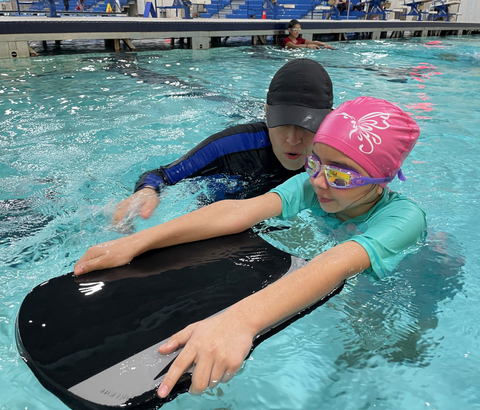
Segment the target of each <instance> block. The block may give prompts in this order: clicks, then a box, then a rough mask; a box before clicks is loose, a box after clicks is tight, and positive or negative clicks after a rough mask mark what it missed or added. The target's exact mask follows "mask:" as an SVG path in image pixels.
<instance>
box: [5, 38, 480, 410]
mask: <svg viewBox="0 0 480 410" xmlns="http://www.w3.org/2000/svg"><path fill="white" fill-rule="evenodd" d="M479 40H480V38H479V37H478V36H471V37H462V38H456V37H447V38H442V39H441V40H439V39H438V38H427V39H418V38H410V39H399V40H381V41H351V42H349V43H342V44H338V45H336V47H337V50H336V51H313V50H308V51H305V52H304V51H301V52H300V51H285V50H281V49H279V48H276V47H273V46H266V47H251V46H241V47H235V48H231V47H229V48H215V49H210V50H199V51H192V50H185V49H175V50H161V51H153V50H149V51H142V52H139V53H124V54H122V53H120V54H110V53H98V52H91V53H87V54H68V55H47V56H43V57H38V58H32V59H23V60H0V176H1V179H0V410H7V409H8V410H18V409H22V410H23V409H35V410H37V409H39V410H42V409H49V410H57V409H65V408H66V407H65V406H64V405H63V403H62V402H60V401H59V400H58V399H57V398H56V397H54V396H53V395H52V394H50V393H49V392H48V391H46V390H45V389H44V388H43V387H42V386H41V385H40V384H39V383H38V381H37V380H36V378H35V377H34V376H33V374H32V373H31V372H30V370H29V369H28V367H27V365H26V364H25V363H24V362H23V361H22V359H21V358H20V357H19V355H18V352H17V349H16V345H15V337H14V326H15V318H16V315H17V312H18V309H19V307H20V304H21V302H22V300H23V298H24V297H25V295H26V294H27V293H28V292H29V291H30V290H31V289H32V288H33V287H35V286H36V285H37V284H39V283H41V282H43V281H45V280H47V279H49V278H52V277H54V276H57V275H59V274H63V273H67V272H69V271H71V270H72V268H73V265H74V263H75V262H76V261H77V260H78V258H79V257H80V256H81V255H82V254H83V253H84V252H85V250H86V249H87V247H88V246H90V245H92V244H95V243H98V242H102V241H105V240H110V239H113V238H118V237H120V236H121V234H120V233H118V232H116V231H115V230H114V229H112V228H111V226H110V224H109V221H110V217H111V215H112V211H113V208H114V204H115V203H117V202H118V201H120V200H122V199H124V198H126V197H127V196H128V195H129V194H130V193H131V191H132V189H133V186H134V184H135V182H136V180H137V177H138V176H139V175H140V174H141V173H143V172H145V171H146V170H149V169H152V168H156V167H157V166H159V165H161V164H167V163H169V162H171V161H172V160H174V159H176V158H178V157H179V156H180V155H181V154H182V153H184V152H186V151H187V150H188V149H190V148H192V147H194V146H195V145H196V144H197V143H198V142H200V141H202V140H203V139H205V138H206V137H207V136H209V135H211V134H213V133H215V132H218V131H221V130H223V129H224V128H226V127H228V126H232V125H235V124H238V123H246V122H254V121H259V120H261V119H263V104H264V102H265V98H266V91H267V88H268V84H269V82H270V79H271V77H272V76H273V75H274V73H275V72H276V71H277V70H278V69H279V68H280V67H281V66H282V65H283V64H284V63H285V62H286V61H288V60H290V59H294V58H300V57H308V58H312V59H315V60H317V61H318V62H320V63H322V64H323V65H324V66H325V68H326V69H327V71H328V72H329V74H330V76H331V77H332V80H333V83H334V92H335V105H336V106H338V105H339V104H341V103H342V102H343V101H345V100H349V99H353V98H355V97H357V96H360V95H370V96H374V97H380V98H385V99H387V100H390V101H392V102H395V103H396V104H398V105H399V106H400V107H402V108H403V109H405V110H406V111H407V112H409V113H411V115H412V116H413V117H414V118H415V119H416V120H417V121H418V123H419V125H420V127H421V129H422V135H421V137H420V140H419V142H418V144H417V146H416V147H415V149H414V151H413V152H412V154H411V155H410V156H409V158H408V159H407V161H406V163H405V165H404V167H403V170H404V173H405V175H406V176H407V181H406V182H404V183H401V182H399V181H397V180H396V181H395V182H393V183H392V184H391V187H392V189H394V190H400V191H401V192H403V193H404V194H407V195H408V196H410V197H412V198H414V199H415V200H416V201H417V202H418V203H419V204H420V206H421V207H422V208H423V209H424V210H425V212H426V214H427V219H428V225H429V235H428V238H427V241H426V243H425V244H424V245H422V246H421V247H419V249H417V251H416V252H415V253H413V254H409V255H407V256H406V258H405V259H404V260H403V261H402V262H401V263H400V264H399V266H398V268H397V269H396V271H395V272H394V273H393V274H392V275H391V276H390V277H389V278H387V279H386V280H383V281H379V282H375V281H372V280H370V279H369V278H368V277H366V276H365V275H359V276H357V277H356V278H355V279H353V280H351V281H350V282H349V283H348V285H347V286H346V287H345V289H344V290H343V291H342V293H341V294H340V295H338V296H336V297H334V298H333V299H332V300H331V301H329V302H328V303H327V304H326V305H324V306H322V307H320V308H319V309H317V310H315V311H314V312H312V313H310V314H309V315H306V316H305V317H303V318H301V319H300V320H298V321H296V322H295V323H294V324H293V325H291V326H290V327H288V328H287V329H285V330H284V331H282V332H280V333H279V334H277V335H275V336H273V337H271V338H270V339H268V340H267V341H265V342H264V343H262V344H261V345H260V346H259V347H257V349H256V350H255V351H254V352H253V354H252V355H251V357H250V358H249V359H248V361H247V362H246V365H245V366H244V368H243V370H242V371H241V372H240V373H239V374H238V375H237V376H236V377H235V378H234V379H233V380H232V381H231V382H229V383H228V384H223V385H220V386H219V387H218V388H216V389H214V390H213V391H208V392H206V393H205V394H203V395H202V396H201V397H195V396H190V395H188V394H184V395H181V396H179V397H178V398H177V399H175V400H174V401H172V402H170V403H168V404H166V405H165V406H164V409H166V410H173V409H212V410H213V409H236V410H238V409H267V408H268V409H312V410H316V409H320V408H328V409H331V410H335V409H341V410H347V409H352V410H353V409H355V410H358V409H409V410H410V409H423V408H428V409H437V410H448V409H452V410H456V409H480V382H479V381H478V377H477V376H478V369H479V368H480V353H479V344H480V337H479V336H480V328H479V327H478V319H477V317H478V311H479V309H480V296H479V295H480V278H479V275H478V271H479V270H480V257H479V256H478V249H480V240H479V235H478V231H480V218H479V217H478V215H479V211H480V206H479V202H478V201H479V198H480V186H479V184H478V153H479V152H480V139H479V138H478V129H480V109H479V98H480V91H479V90H480V41H479ZM87 51H88V50H87ZM94 51H96V50H94ZM218 182H223V179H222V178H221V177H219V178H217V179H215V178H213V179H210V180H202V181H199V180H193V181H187V182H182V183H179V184H178V185H176V186H173V187H169V188H168V189H167V190H166V192H165V193H163V194H162V195H161V205H160V207H159V208H158V209H157V211H156V212H155V214H154V215H153V216H152V218H150V219H149V220H146V221H143V220H142V221H135V229H143V228H146V227H149V226H152V225H155V224H158V223H160V222H163V221H166V220H169V219H171V218H173V217H175V216H178V215H180V214H183V213H185V212H188V211H190V210H193V209H195V208H196V207H198V206H199V205H201V204H202V203H204V202H205V200H208V197H209V195H210V188H211V184H212V183H218ZM298 218H299V219H300V223H301V229H299V228H295V229H291V230H286V231H276V232H273V233H269V234H265V236H266V237H267V239H268V240H269V241H271V242H272V243H274V244H276V245H278V246H279V247H282V248H283V249H287V250H289V251H290V252H292V253H294V254H297V255H301V256H304V257H311V256H312V255H314V254H315V252H317V251H318V248H321V247H322V246H323V245H324V243H320V242H317V239H318V241H321V238H319V236H318V233H317V232H316V231H315V227H314V226H313V225H312V222H311V221H312V218H313V216H312V215H310V214H308V213H302V214H301V215H300V216H299V217H298ZM132 223H133V221H132ZM277 223H278V222H276V221H273V222H272V224H277ZM282 224H283V222H282ZM79 337H81V329H79Z"/></svg>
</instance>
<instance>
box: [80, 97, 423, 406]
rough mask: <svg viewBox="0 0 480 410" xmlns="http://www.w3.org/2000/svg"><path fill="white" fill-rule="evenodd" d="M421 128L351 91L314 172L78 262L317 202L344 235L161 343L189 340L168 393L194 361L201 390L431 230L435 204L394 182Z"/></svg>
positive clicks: (333, 231) (332, 228)
mask: <svg viewBox="0 0 480 410" xmlns="http://www.w3.org/2000/svg"><path fill="white" fill-rule="evenodd" d="M267 115H268V111H267ZM267 118H268V117H267ZM419 135H420V130H419V128H418V126H417V124H416V123H415V121H414V120H413V119H412V118H411V117H410V116H409V115H408V114H406V113H405V112H404V111H402V110H401V109H400V108H399V107H397V106H395V105H394V104H391V103H389V102H387V101H384V100H379V99H376V98H371V97H360V98H357V99H355V100H354V101H347V102H345V103H343V104H342V105H341V106H340V107H338V108H337V109H336V110H334V111H332V112H331V113H330V114H329V115H328V116H327V117H326V118H325V119H324V120H323V122H322V124H321V125H320V128H319V130H318V132H317V134H316V136H315V138H314V140H313V152H312V154H311V155H309V156H307V159H306V163H305V170H306V172H304V173H301V174H298V175H296V176H294V177H292V178H291V179H289V180H288V181H286V182H285V183H283V184H282V185H280V186H278V187H277V188H275V189H273V190H271V191H270V192H268V193H266V194H264V195H261V196H258V197H255V198H251V199H245V200H234V201H220V202H216V203H214V204H211V205H209V206H206V207H203V208H201V209H199V210H197V211H194V212H191V213H189V214H186V215H183V216H181V217H179V218H176V219H173V220H171V221H168V222H166V223H164V224H161V225H158V226H155V227H152V228H149V229H146V230H143V231H140V232H137V233H135V234H133V235H130V236H125V237H123V238H120V239H117V240H114V241H110V242H106V243H103V244H100V245H96V246H93V247H91V248H90V249H89V250H88V251H87V252H86V253H85V255H83V256H82V257H81V258H80V260H79V261H78V262H77V264H76V265H75V268H74V274H75V275H81V274H84V273H88V272H91V271H93V270H98V269H105V268H111V267H116V266H121V265H124V264H126V263H129V262H130V261H131V260H132V259H133V258H134V257H136V256H138V255H140V254H142V253H143V252H146V251H148V250H151V249H156V248H163V247H167V246H173V245H176V244H180V243H187V242H194V241H199V240H203V239H207V238H213V237H217V236H223V235H230V234H234V233H238V232H242V231H244V230H246V229H248V228H249V227H251V226H253V225H255V224H257V223H259V222H261V221H263V220H265V219H269V218H273V217H276V216H281V217H283V218H291V217H294V216H295V215H296V214H297V213H298V212H300V211H301V210H303V209H307V208H311V209H312V212H314V213H315V215H316V218H315V219H316V221H317V222H318V227H319V229H322V230H324V231H325V234H330V235H332V236H333V238H335V243H337V244H336V245H334V246H332V247H331V248H330V249H328V250H326V251H324V252H323V253H320V254H319V255H317V256H316V257H315V258H313V259H312V260H311V261H310V262H309V263H308V264H307V265H305V266H304V267H302V268H300V269H298V270H296V271H294V272H292V273H290V274H288V275H286V276H284V277H283V278H281V279H279V280H278V281H276V282H275V283H273V284H271V285H270V286H267V287H265V288H263V289H262V290H260V291H258V292H255V293H254V294H252V295H250V296H248V297H246V298H245V299H242V300H241V301H239V302H237V303H236V304H234V305H232V306H230V307H229V308H227V309H225V310H224V311H222V312H221V313H219V314H217V315H215V316H213V317H210V318H207V319H205V320H202V321H200V322H196V323H193V324H191V325H189V326H187V327H186V328H185V329H183V330H181V331H180V332H178V333H176V334H175V335H173V336H172V337H171V338H170V339H169V340H168V341H167V342H166V343H165V344H163V345H162V346H160V348H159V352H160V353H161V354H170V353H172V352H174V351H175V350H177V349H179V348H180V347H182V346H183V350H182V351H181V352H180V353H179V355H178V356H177V358H176V359H175V361H174V362H173V363H172V365H171V367H170V369H169V370H168V373H167V374H166V376H165V378H164V380H163V381H162V383H161V385H160V387H159V389H158V395H159V396H160V397H162V398H165V397H166V396H167V395H168V394H169V393H170V391H171V390H172V388H173V387H174V385H175V384H176V382H177V381H178V380H179V378H180V377H181V375H182V374H183V373H184V372H185V371H186V370H187V369H189V368H190V366H191V365H192V364H195V368H194V370H193V375H192V384H191V387H190V392H191V393H194V394H201V393H202V392H203V391H204V390H206V389H207V388H208V387H210V388H213V387H215V386H216V385H217V384H218V383H220V382H227V381H229V380H230V379H231V378H232V377H233V376H234V375H235V373H236V372H237V371H238V370H239V369H240V367H241V366H242V363H243V361H244V359H245V358H246V356H247V355H248V353H249V352H250V349H251V346H252V342H253V340H254V339H255V338H256V337H257V335H259V334H260V333H261V332H262V331H264V330H266V329H269V328H271V327H273V326H274V325H275V324H278V323H281V322H283V321H285V320H287V319H288V318H289V317H292V316H293V315H294V314H296V313H298V312H300V311H302V310H304V309H306V308H307V307H308V306H311V305H313V304H315V303H316V302H317V301H318V300H320V299H321V298H322V297H323V296H325V295H327V294H328V293H329V292H331V291H332V290H333V289H335V288H336V287H338V286H339V285H340V284H341V283H342V282H343V281H345V280H348V279H349V278H351V277H352V276H354V275H357V274H358V273H360V272H365V273H366V274H370V275H372V276H373V277H374V278H377V279H381V278H384V277H385V276H387V275H388V274H389V272H391V270H392V269H393V268H394V267H395V265H396V264H397V263H398V262H399V261H400V259H401V258H402V257H404V256H405V255H406V254H408V253H409V252H410V251H413V250H414V248H415V246H416V245H417V243H418V242H419V241H421V240H422V239H423V238H424V235H425V230H426V220H425V214H424V212H423V211H422V210H421V209H420V208H419V206H418V205H417V204H416V203H415V202H414V201H413V200H411V199H410V198H408V197H406V196H403V195H401V194H399V193H396V192H393V191H391V190H390V189H389V188H387V184H388V183H389V182H391V181H392V180H393V179H394V178H395V176H397V175H398V177H399V178H400V179H401V180H405V177H404V176H403V173H402V171H401V166H402V164H403V162H404V160H405V158H406V157H407V156H408V154H409V153H410V151H411V150H412V149H413V147H414V145H415V143H416V141H417V139H418V137H419ZM333 238H332V239H333ZM409 248H411V249H409ZM178 280H179V281H181V277H179V278H178Z"/></svg>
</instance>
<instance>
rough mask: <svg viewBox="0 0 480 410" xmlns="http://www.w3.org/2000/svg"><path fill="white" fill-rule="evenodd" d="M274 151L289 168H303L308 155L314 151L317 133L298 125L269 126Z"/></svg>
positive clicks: (293, 169) (291, 169) (292, 169)
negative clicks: (313, 146)
mask: <svg viewBox="0 0 480 410" xmlns="http://www.w3.org/2000/svg"><path fill="white" fill-rule="evenodd" d="M268 131H269V134H270V142H271V143H272V148H273V153H274V154H275V156H276V157H277V158H278V160H279V161H280V163H281V164H282V165H283V166H284V167H285V168H286V169H288V170H290V171H295V170H297V169H300V168H303V166H304V165H305V159H306V157H307V155H310V154H311V152H312V144H313V137H314V136H315V134H314V133H313V132H311V131H308V130H306V129H305V128H302V127H298V126H297V125H282V126H280V127H275V128H269V129H268Z"/></svg>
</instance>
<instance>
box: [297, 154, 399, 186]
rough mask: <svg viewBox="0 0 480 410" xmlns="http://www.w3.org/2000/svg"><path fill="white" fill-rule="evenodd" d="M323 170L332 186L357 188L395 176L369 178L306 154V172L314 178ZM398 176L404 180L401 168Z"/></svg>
mask: <svg viewBox="0 0 480 410" xmlns="http://www.w3.org/2000/svg"><path fill="white" fill-rule="evenodd" d="M322 167H323V172H325V178H326V179H327V183H328V185H330V186H331V187H332V188H344V189H345V188H357V187H359V186H364V185H369V184H386V183H389V182H390V181H393V179H394V178H395V176H392V177H384V178H370V177H364V176H362V175H361V174H360V173H359V172H357V171H355V170H353V169H349V168H342V167H337V166H335V165H322V163H321V162H320V159H318V158H317V157H316V156H315V155H309V156H307V159H306V160H305V171H307V174H308V175H309V176H310V177H312V178H316V177H317V176H318V174H320V172H322ZM398 174H399V178H400V179H401V180H402V181H404V180H405V177H404V176H403V174H402V173H401V170H399V171H398Z"/></svg>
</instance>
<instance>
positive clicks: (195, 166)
mask: <svg viewBox="0 0 480 410" xmlns="http://www.w3.org/2000/svg"><path fill="white" fill-rule="evenodd" d="M332 106H333V89H332V81H331V79H330V77H329V75H328V73H327V72H326V71H325V69H324V68H323V67H322V66H321V65H320V64H319V63H317V62H315V61H313V60H309V59H295V60H292V61H289V62H288V63H287V64H285V65H284V66H283V67H282V68H280V70H278V72H277V73H276V74H275V76H274V77H273V79H272V81H271V83H270V86H269V89H268V93H267V104H266V105H265V112H266V121H265V122H257V123H253V124H241V125H237V126H235V127H231V128H228V129H226V130H224V131H222V132H219V133H217V134H214V135H212V136H210V137H208V138H207V139H206V140H204V141H203V142H201V143H200V144H198V145H197V146H196V147H195V148H193V149H192V150H191V151H189V152H187V153H186V154H185V155H184V156H182V157H181V158H180V159H178V160H176V161H174V162H172V163H171V164H169V165H166V166H162V167H160V168H158V169H154V170H151V171H148V172H146V173H144V174H143V175H141V176H140V179H139V180H138V182H137V184H136V185H135V193H134V194H133V195H131V196H130V197H128V198H127V199H125V200H123V201H122V202H120V203H119V204H118V205H117V206H116V211H115V215H114V219H115V221H117V222H120V221H121V220H122V219H123V218H124V217H125V215H126V214H127V211H129V209H130V208H131V207H133V206H135V208H137V207H138V208H139V209H140V216H141V217H142V218H145V219H146V218H149V217H150V216H151V215H152V213H153V211H154V210H155V208H156V207H157V206H158V204H159V202H160V201H159V198H158V194H159V192H160V191H161V190H162V189H163V188H164V187H165V186H166V185H173V184H176V183H177V182H179V181H181V180H182V179H184V178H193V177H202V176H211V175H218V174H225V175H239V176H245V177H248V178H249V180H250V182H249V183H248V184H247V186H246V187H245V188H244V189H242V190H241V191H239V192H236V193H235V194H234V196H233V197H232V196H230V197H229V199H242V198H250V197H253V196H257V195H261V194H264V193H266V192H268V191H269V190H270V189H272V188H274V187H276V186H277V185H279V184H280V183H282V182H284V181H286V180H287V179H289V178H290V177H292V176H294V175H296V174H298V173H300V172H302V171H303V167H304V164H305V158H306V156H307V155H309V154H310V151H311V147H312V141H313V137H314V136H315V133H316V132H317V130H318V127H319V126H320V123H321V122H322V121H323V119H324V118H325V117H326V116H327V114H328V113H329V112H330V111H331V110H332ZM255 181H260V182H261V183H255Z"/></svg>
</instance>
